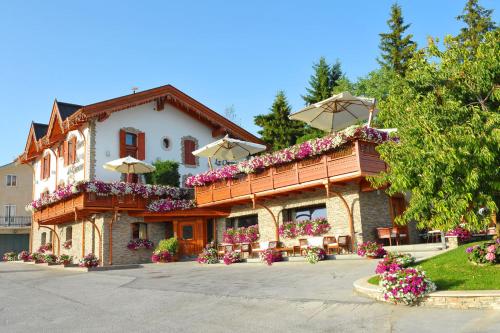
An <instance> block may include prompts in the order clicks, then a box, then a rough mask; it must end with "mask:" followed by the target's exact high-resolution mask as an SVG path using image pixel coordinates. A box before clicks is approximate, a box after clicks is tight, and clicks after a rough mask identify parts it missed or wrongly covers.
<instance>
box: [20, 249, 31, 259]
mask: <svg viewBox="0 0 500 333" xmlns="http://www.w3.org/2000/svg"><path fill="white" fill-rule="evenodd" d="M17 259H19V260H22V261H30V254H29V252H28V251H21V252H19V254H18V255H17Z"/></svg>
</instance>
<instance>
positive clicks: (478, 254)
mask: <svg viewBox="0 0 500 333" xmlns="http://www.w3.org/2000/svg"><path fill="white" fill-rule="evenodd" d="M465 252H467V253H468V254H469V257H468V258H469V261H470V262H472V263H475V264H482V265H494V264H498V263H500V238H499V239H497V240H496V242H495V243H493V244H491V243H483V244H481V245H474V246H471V247H468V248H467V249H466V250H465Z"/></svg>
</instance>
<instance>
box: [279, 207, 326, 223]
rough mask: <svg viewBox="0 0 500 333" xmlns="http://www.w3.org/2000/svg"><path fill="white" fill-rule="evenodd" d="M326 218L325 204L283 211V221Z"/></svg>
mask: <svg viewBox="0 0 500 333" xmlns="http://www.w3.org/2000/svg"><path fill="white" fill-rule="evenodd" d="M318 218H326V205H324V204H323V205H316V206H307V207H297V208H292V209H287V210H285V211H284V212H283V221H304V220H314V219H318Z"/></svg>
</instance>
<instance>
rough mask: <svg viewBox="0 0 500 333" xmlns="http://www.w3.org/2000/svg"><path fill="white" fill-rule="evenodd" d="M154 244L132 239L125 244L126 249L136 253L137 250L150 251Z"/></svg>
mask: <svg viewBox="0 0 500 333" xmlns="http://www.w3.org/2000/svg"><path fill="white" fill-rule="evenodd" d="M153 247H154V244H153V242H152V241H150V240H149V239H140V238H137V239H132V240H131V241H129V242H128V244H127V249H129V250H132V251H137V250H139V249H152V248H153Z"/></svg>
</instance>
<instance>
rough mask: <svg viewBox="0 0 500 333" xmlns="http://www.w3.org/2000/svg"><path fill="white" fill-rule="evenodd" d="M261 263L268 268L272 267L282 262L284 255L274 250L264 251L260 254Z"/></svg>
mask: <svg viewBox="0 0 500 333" xmlns="http://www.w3.org/2000/svg"><path fill="white" fill-rule="evenodd" d="M259 256H260V261H262V262H264V263H266V264H267V265H268V266H271V265H272V264H273V262H277V261H282V260H283V255H282V254H281V252H278V251H275V250H273V249H267V250H265V251H262V252H261V253H260V254H259Z"/></svg>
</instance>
